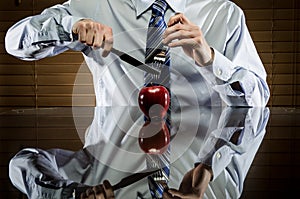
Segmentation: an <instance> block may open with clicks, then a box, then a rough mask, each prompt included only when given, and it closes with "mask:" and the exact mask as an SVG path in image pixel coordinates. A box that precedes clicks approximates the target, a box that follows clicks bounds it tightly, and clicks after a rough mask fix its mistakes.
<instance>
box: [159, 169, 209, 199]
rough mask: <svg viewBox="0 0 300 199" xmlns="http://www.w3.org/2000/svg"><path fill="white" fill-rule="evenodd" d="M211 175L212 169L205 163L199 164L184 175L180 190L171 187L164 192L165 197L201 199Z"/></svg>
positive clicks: (168, 198) (165, 198) (170, 198)
mask: <svg viewBox="0 0 300 199" xmlns="http://www.w3.org/2000/svg"><path fill="white" fill-rule="evenodd" d="M211 177H212V171H211V169H210V168H209V167H208V166H206V165H204V164H199V165H198V166H197V167H195V168H193V169H192V170H190V171H189V172H187V173H186V174H185V175H184V177H183V180H182V182H181V184H180V187H179V190H176V189H169V190H168V191H167V192H164V194H163V198H164V199H179V198H182V199H201V198H203V195H204V192H205V190H206V189H207V187H208V183H209V182H210V179H211Z"/></svg>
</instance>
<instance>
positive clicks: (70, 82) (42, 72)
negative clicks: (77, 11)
mask: <svg viewBox="0 0 300 199" xmlns="http://www.w3.org/2000/svg"><path fill="white" fill-rule="evenodd" d="M16 2H18V1H14V0H9V1H1V2H0V39H1V40H0V53H1V55H0V106H1V107H7V106H13V107H24V106H29V107H51V106H94V105H95V96H94V90H93V84H92V76H91V74H90V71H89V69H88V67H87V66H86V64H85V63H84V60H83V57H82V55H81V53H79V52H74V51H67V52H65V53H62V54H61V55H58V56H55V57H51V58H45V59H42V60H39V61H33V62H29V61H21V60H18V59H17V58H15V57H13V56H11V55H9V54H7V53H6V51H5V48H4V37H5V33H6V31H7V29H8V28H9V27H11V26H12V25H13V24H14V23H15V22H17V21H19V20H21V19H22V18H25V17H27V16H31V15H34V14H39V13H40V12H41V11H42V10H43V9H45V8H47V7H50V6H52V5H55V4H59V3H63V2H64V0H52V1H48V0H21V1H19V2H21V3H20V4H19V5H17V4H16ZM73 91H74V92H73Z"/></svg>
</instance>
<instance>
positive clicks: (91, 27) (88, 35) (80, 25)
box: [72, 19, 113, 57]
mask: <svg viewBox="0 0 300 199" xmlns="http://www.w3.org/2000/svg"><path fill="white" fill-rule="evenodd" d="M72 31H73V33H74V34H78V40H79V41H80V42H82V43H84V44H86V45H89V46H93V47H94V48H99V47H103V54H102V55H103V56H104V57H106V56H107V55H108V54H109V52H110V50H111V49H112V46H113V33H112V29H111V28H110V27H108V26H106V25H103V24H101V23H97V22H95V21H93V20H90V19H82V20H79V21H77V22H76V23H75V24H74V25H73V28H72Z"/></svg>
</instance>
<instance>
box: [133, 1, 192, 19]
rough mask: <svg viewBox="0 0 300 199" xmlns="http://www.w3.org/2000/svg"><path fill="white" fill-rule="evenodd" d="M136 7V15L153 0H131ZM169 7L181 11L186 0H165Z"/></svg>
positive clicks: (145, 8) (143, 10) (177, 11)
mask: <svg viewBox="0 0 300 199" xmlns="http://www.w3.org/2000/svg"><path fill="white" fill-rule="evenodd" d="M132 1H133V3H134V5H135V7H136V16H139V15H141V14H142V13H143V12H145V11H146V10H147V9H148V8H149V7H150V6H151V5H152V4H153V3H154V1H155V0H132ZM166 2H167V3H168V5H169V6H170V7H171V9H172V10H173V11H174V12H176V13H182V12H183V11H184V8H185V3H186V0H166Z"/></svg>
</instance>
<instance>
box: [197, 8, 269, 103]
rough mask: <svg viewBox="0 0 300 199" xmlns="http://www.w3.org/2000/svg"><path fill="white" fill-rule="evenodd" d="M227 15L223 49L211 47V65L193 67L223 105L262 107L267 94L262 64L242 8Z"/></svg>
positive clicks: (266, 100)
mask: <svg viewBox="0 0 300 199" xmlns="http://www.w3.org/2000/svg"><path fill="white" fill-rule="evenodd" d="M230 15H231V16H230V17H228V18H229V19H228V21H227V31H228V32H226V33H224V34H226V35H227V36H226V41H225V43H224V45H223V46H224V47H223V49H220V48H219V49H216V48H214V47H213V46H212V48H213V49H214V52H215V57H214V61H213V62H212V64H211V65H209V66H206V67H197V68H198V70H199V72H200V73H201V74H202V75H203V76H204V78H205V79H206V80H207V82H208V83H209V84H210V85H211V87H212V88H213V89H214V90H215V91H216V92H218V93H219V95H220V97H221V98H222V99H223V101H224V102H225V103H226V104H227V105H229V106H265V105H266V104H267V102H268V99H269V95H270V94H269V88H268V85H267V83H266V72H265V69H264V66H263V64H262V62H261V60H260V57H259V55H258V53H257V50H256V48H255V46H254V43H253V41H252V38H251V36H250V33H249V31H248V28H247V26H246V22H245V17H244V14H243V12H242V10H240V9H239V8H237V7H235V10H234V12H232V13H231V14H230ZM222 34H223V33H222ZM234 84H238V85H239V87H240V89H236V88H235V87H234V86H233V85H234Z"/></svg>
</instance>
